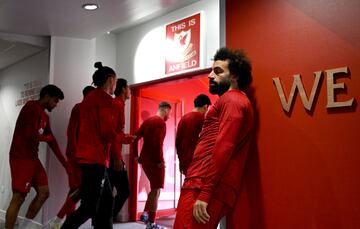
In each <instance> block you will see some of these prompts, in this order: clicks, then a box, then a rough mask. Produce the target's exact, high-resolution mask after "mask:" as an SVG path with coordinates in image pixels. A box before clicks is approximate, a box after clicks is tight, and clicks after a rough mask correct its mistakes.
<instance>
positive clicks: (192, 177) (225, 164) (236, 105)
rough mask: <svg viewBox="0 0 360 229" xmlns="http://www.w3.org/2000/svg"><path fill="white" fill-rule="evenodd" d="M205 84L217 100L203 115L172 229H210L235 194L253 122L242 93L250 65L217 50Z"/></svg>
mask: <svg viewBox="0 0 360 229" xmlns="http://www.w3.org/2000/svg"><path fill="white" fill-rule="evenodd" d="M209 80H210V93H212V94H217V95H219V99H218V100H217V101H216V102H215V104H214V105H213V106H211V107H210V109H209V111H208V112H207V113H206V117H205V121H204V125H203V129H202V131H201V133H200V139H199V142H198V144H197V146H196V149H195V152H194V156H193V160H192V162H191V164H190V167H189V169H188V172H187V177H186V178H185V181H184V184H183V186H182V189H181V194H180V199H179V203H178V207H177V213H176V218H175V223H174V229H178V228H181V229H183V228H206V229H208V228H209V229H210V228H216V227H217V225H218V223H219V221H220V219H221V218H222V217H223V216H225V215H226V214H227V213H229V212H231V210H232V207H233V205H234V204H235V203H236V200H237V198H238V195H239V193H240V186H241V181H242V173H243V169H244V166H245V161H246V155H247V153H248V149H249V145H250V142H251V137H252V132H253V122H254V117H253V110H252V106H251V104H250V101H249V100H248V98H247V96H246V94H245V93H244V92H243V90H245V89H246V88H247V87H248V86H249V85H250V83H251V81H252V75H251V64H250V61H249V60H248V59H247V57H246V56H245V54H244V53H243V52H242V51H239V50H231V49H227V48H221V49H219V50H218V51H217V52H216V54H215V56H214V63H213V65H212V71H211V73H210V74H209Z"/></svg>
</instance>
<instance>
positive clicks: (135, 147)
mask: <svg viewBox="0 0 360 229" xmlns="http://www.w3.org/2000/svg"><path fill="white" fill-rule="evenodd" d="M143 126H144V123H142V124H141V126H140V128H139V129H138V130H137V131H136V133H135V136H136V138H135V140H134V142H133V154H134V157H138V156H139V150H138V142H139V140H140V139H141V138H142V137H144V130H143V129H144V127H143Z"/></svg>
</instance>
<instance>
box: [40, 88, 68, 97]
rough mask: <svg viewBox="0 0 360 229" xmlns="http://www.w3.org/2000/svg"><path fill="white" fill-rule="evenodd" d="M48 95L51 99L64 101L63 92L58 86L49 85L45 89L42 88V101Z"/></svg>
mask: <svg viewBox="0 0 360 229" xmlns="http://www.w3.org/2000/svg"><path fill="white" fill-rule="evenodd" d="M46 95H48V96H50V97H57V98H59V99H60V100H63V99H64V93H63V91H62V90H61V89H60V88H58V87H57V86H56V85H53V84H48V85H46V86H44V87H43V88H41V90H40V99H41V98H44V97H45V96H46Z"/></svg>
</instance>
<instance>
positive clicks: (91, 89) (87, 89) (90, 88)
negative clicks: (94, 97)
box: [82, 86, 95, 97]
mask: <svg viewBox="0 0 360 229" xmlns="http://www.w3.org/2000/svg"><path fill="white" fill-rule="evenodd" d="M94 89H95V88H94V87H93V86H86V87H84V89H83V90H82V93H83V96H84V97H85V96H87V94H89V93H90V92H91V91H93V90H94Z"/></svg>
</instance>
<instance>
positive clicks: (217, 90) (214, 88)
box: [209, 79, 230, 96]
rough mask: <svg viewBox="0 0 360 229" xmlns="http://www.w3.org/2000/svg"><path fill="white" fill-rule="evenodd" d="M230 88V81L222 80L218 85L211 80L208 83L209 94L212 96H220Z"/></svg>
mask: <svg viewBox="0 0 360 229" xmlns="http://www.w3.org/2000/svg"><path fill="white" fill-rule="evenodd" d="M229 88H230V80H222V81H220V83H217V82H215V81H214V80H213V79H211V80H210V82H209V92H210V93H211V94H213V95H219V96H221V95H222V94H224V93H225V92H227V91H228V90H229Z"/></svg>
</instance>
